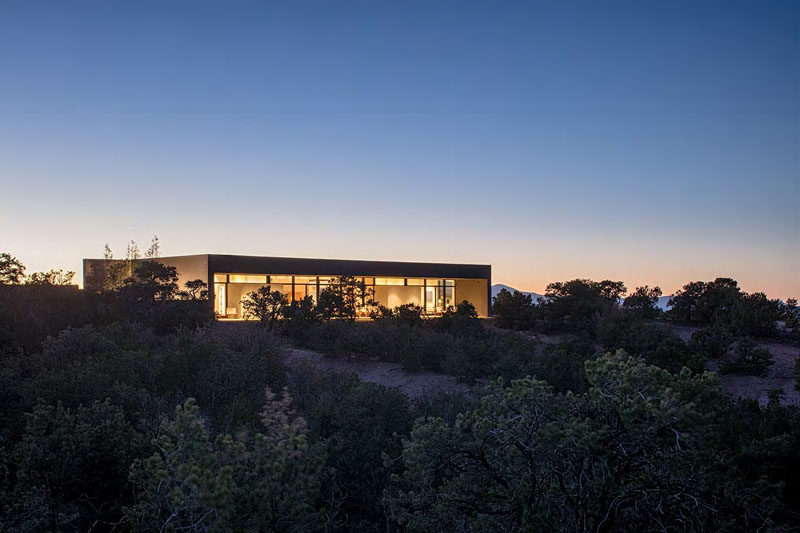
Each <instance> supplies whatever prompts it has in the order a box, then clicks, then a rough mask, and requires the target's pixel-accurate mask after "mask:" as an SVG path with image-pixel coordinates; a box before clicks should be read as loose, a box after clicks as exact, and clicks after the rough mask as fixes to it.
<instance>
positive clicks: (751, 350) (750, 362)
mask: <svg viewBox="0 0 800 533" xmlns="http://www.w3.org/2000/svg"><path fill="white" fill-rule="evenodd" d="M774 363H775V361H774V360H773V359H772V355H771V354H770V353H769V350H767V349H765V348H759V347H758V346H757V345H756V343H755V341H753V339H751V338H750V337H741V338H740V339H739V340H738V341H736V345H735V347H734V349H733V350H732V351H729V352H728V354H727V357H726V358H724V359H723V360H722V363H721V364H720V372H722V373H723V374H743V375H748V376H765V375H766V374H767V372H768V371H769V367H771V366H772V365H773V364H774Z"/></svg>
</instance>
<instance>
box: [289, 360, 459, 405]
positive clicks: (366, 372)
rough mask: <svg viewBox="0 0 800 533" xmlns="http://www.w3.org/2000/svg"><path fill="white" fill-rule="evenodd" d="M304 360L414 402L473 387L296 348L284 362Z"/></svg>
mask: <svg viewBox="0 0 800 533" xmlns="http://www.w3.org/2000/svg"><path fill="white" fill-rule="evenodd" d="M301 361H310V362H312V363H313V364H315V365H316V366H317V367H319V368H320V369H322V370H326V371H329V372H336V373H339V374H353V373H355V374H357V375H358V377H359V378H361V379H362V380H363V381H369V382H372V383H377V384H379V385H384V386H385V387H392V388H398V389H400V390H401V391H402V392H403V393H405V395H406V396H408V397H409V398H410V399H412V400H415V399H417V398H421V397H423V396H425V395H427V394H431V393H437V392H458V393H461V394H471V393H472V392H473V390H472V388H471V387H469V386H468V385H465V384H464V383H458V381H456V378H454V377H453V376H448V375H446V374H438V373H436V372H424V371H423V372H415V373H412V372H408V371H407V370H405V369H403V367H402V366H401V365H400V363H384V362H380V361H363V360H355V359H352V360H351V359H340V358H334V357H326V356H325V355H323V354H321V353H318V352H314V351H311V350H302V349H298V348H294V349H292V350H291V351H290V353H289V355H288V356H287V358H286V359H285V363H286V365H287V366H288V367H289V368H291V367H292V366H293V365H296V364H298V363H300V362H301Z"/></svg>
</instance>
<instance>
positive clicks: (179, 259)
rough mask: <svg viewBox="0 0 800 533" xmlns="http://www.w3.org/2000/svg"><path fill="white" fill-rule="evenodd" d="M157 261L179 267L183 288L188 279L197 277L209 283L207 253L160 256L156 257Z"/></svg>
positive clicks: (179, 281) (179, 284) (180, 284)
mask: <svg viewBox="0 0 800 533" xmlns="http://www.w3.org/2000/svg"><path fill="white" fill-rule="evenodd" d="M156 261H158V262H159V263H162V264H164V265H167V266H174V267H175V268H177V269H178V286H179V287H180V288H181V290H183V288H184V284H185V283H186V282H187V281H192V280H195V279H201V280H203V281H204V282H205V283H206V284H207V285H208V284H209V280H208V256H207V255H183V256H175V257H158V258H156ZM211 283H213V282H211Z"/></svg>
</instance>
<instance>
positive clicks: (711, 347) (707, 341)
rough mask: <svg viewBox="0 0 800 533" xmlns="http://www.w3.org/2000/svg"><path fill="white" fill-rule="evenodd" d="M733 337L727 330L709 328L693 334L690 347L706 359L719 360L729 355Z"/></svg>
mask: <svg viewBox="0 0 800 533" xmlns="http://www.w3.org/2000/svg"><path fill="white" fill-rule="evenodd" d="M732 342H733V336H732V335H731V333H730V332H729V331H728V329H727V328H724V327H721V326H707V327H705V328H702V329H699V330H697V331H695V332H694V333H692V339H691V341H690V342H689V347H690V348H691V349H692V350H693V351H694V352H695V353H697V354H701V355H702V356H703V357H704V358H705V359H719V358H721V357H723V356H724V355H725V354H727V353H728V348H729V347H730V345H731V343H732Z"/></svg>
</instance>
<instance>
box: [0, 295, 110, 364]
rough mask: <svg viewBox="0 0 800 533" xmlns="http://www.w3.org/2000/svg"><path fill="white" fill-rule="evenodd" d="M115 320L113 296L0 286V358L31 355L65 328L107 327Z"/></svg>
mask: <svg viewBox="0 0 800 533" xmlns="http://www.w3.org/2000/svg"><path fill="white" fill-rule="evenodd" d="M119 317H120V314H119V309H118V307H117V303H116V298H115V296H114V295H113V294H97V293H93V292H90V291H81V290H78V288H77V287H76V286H70V285H67V286H62V285H0V343H2V344H1V345H0V356H1V355H2V354H3V353H4V352H5V353H9V354H13V353H17V352H18V350H22V351H24V352H25V353H33V352H35V351H36V350H37V349H38V348H39V345H40V344H41V342H42V341H44V340H45V339H46V338H47V337H49V336H55V335H57V334H58V332H60V331H61V330H64V329H66V328H68V327H80V326H83V325H87V324H94V325H102V324H109V323H111V322H113V321H114V320H116V319H117V318H119Z"/></svg>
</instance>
